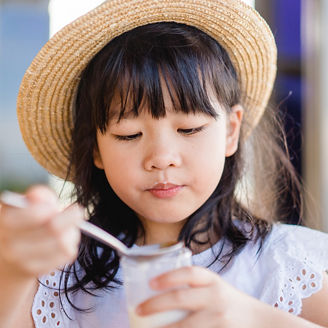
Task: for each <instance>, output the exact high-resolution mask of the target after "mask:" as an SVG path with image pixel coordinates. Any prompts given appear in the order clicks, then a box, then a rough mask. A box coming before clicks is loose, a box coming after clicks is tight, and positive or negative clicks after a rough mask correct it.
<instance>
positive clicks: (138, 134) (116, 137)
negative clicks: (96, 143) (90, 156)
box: [114, 132, 142, 141]
mask: <svg viewBox="0 0 328 328" xmlns="http://www.w3.org/2000/svg"><path fill="white" fill-rule="evenodd" d="M141 135H142V133H141V132H140V133H136V134H131V135H128V136H121V135H117V134H114V137H115V139H117V140H122V141H132V140H136V139H137V138H139V137H141Z"/></svg>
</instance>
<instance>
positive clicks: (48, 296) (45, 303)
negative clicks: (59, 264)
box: [32, 271, 71, 328]
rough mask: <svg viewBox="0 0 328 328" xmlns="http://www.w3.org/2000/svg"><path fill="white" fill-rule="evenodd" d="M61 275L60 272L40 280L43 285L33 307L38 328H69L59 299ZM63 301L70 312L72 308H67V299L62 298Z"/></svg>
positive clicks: (33, 314) (66, 308)
mask: <svg viewBox="0 0 328 328" xmlns="http://www.w3.org/2000/svg"><path fill="white" fill-rule="evenodd" d="M60 274H61V272H60V271H56V272H51V273H50V274H49V275H47V276H44V277H42V278H41V279H40V282H41V284H40V286H39V289H38V292H37V294H36V295H35V298H34V303H33V307H32V316H33V319H34V323H35V327H36V328H39V327H47V328H65V327H68V324H67V323H68V320H69V319H68V318H67V316H66V315H65V313H64V311H63V308H62V306H61V304H60V299H59V291H58V287H59V286H58V282H59V281H60ZM61 299H62V302H63V305H64V307H65V311H68V310H69V309H70V307H69V306H67V305H68V304H67V300H66V298H65V297H62V298H61ZM69 315H71V314H69ZM69 321H70V320H69Z"/></svg>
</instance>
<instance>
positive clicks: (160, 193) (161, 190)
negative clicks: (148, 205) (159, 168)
mask: <svg viewBox="0 0 328 328" xmlns="http://www.w3.org/2000/svg"><path fill="white" fill-rule="evenodd" d="M183 187H184V185H176V184H173V183H156V184H155V185H154V186H152V187H151V188H149V189H147V191H149V192H150V193H151V194H152V195H153V196H155V197H156V198H171V197H174V196H175V195H177V194H178V193H179V192H180V191H181V189H182V188H183Z"/></svg>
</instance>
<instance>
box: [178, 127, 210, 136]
mask: <svg viewBox="0 0 328 328" xmlns="http://www.w3.org/2000/svg"><path fill="white" fill-rule="evenodd" d="M204 129H205V125H203V126H199V127H197V128H191V129H178V132H179V133H182V134H185V135H191V134H195V133H197V132H200V131H202V130H204Z"/></svg>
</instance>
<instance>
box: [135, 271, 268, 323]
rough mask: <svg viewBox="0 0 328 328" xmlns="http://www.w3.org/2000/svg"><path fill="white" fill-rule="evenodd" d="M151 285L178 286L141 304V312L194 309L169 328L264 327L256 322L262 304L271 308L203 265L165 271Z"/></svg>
mask: <svg viewBox="0 0 328 328" xmlns="http://www.w3.org/2000/svg"><path fill="white" fill-rule="evenodd" d="M150 286H151V288H153V289H155V290H165V289H172V288H176V289H173V290H170V291H168V292H164V293H163V294H159V295H157V296H155V297H152V298H151V299H149V300H147V301H145V302H143V303H142V304H140V305H139V306H138V307H137V309H136V310H137V313H138V315H149V314H153V313H156V312H163V311H168V310H176V309H183V310H187V311H190V314H189V315H188V316H187V317H186V318H185V319H183V320H181V321H179V322H177V323H174V324H171V325H168V326H165V328H193V327H197V328H199V327H202V328H205V327H208V328H209V327H220V328H240V327H243V328H246V327H252V328H254V327H260V326H262V325H261V324H259V323H256V322H255V320H256V318H257V317H258V311H259V310H260V308H261V307H262V306H263V307H265V308H267V307H268V305H266V304H264V303H261V302H260V301H258V300H256V299H254V298H252V297H250V296H248V295H246V294H243V293H242V292H240V291H238V290H237V289H235V288H234V287H232V286H230V285H229V284H228V283H226V282H225V281H224V280H223V279H222V278H220V276H219V275H218V274H216V273H214V272H211V271H210V270H208V269H205V268H202V267H196V266H193V267H184V268H181V269H178V270H174V271H171V272H168V273H165V274H163V275H160V276H158V277H156V278H154V279H152V280H151V282H150ZM185 286H189V287H187V288H186V287H185ZM179 287H181V288H179ZM255 309H256V312H257V313H255ZM163 328H164V327H163Z"/></svg>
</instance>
